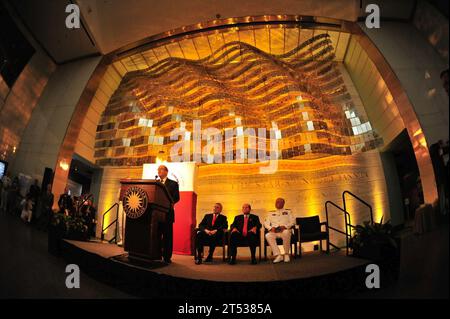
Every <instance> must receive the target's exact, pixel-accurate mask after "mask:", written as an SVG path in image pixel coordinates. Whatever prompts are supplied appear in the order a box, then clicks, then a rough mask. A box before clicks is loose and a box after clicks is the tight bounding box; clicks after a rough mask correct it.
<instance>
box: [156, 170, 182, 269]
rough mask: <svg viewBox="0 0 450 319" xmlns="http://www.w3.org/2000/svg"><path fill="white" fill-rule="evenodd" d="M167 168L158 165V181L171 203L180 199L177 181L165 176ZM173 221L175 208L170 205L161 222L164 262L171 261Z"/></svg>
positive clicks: (167, 171)
mask: <svg viewBox="0 0 450 319" xmlns="http://www.w3.org/2000/svg"><path fill="white" fill-rule="evenodd" d="M168 173H169V169H168V168H167V166H164V165H160V166H159V167H158V177H159V181H160V182H161V183H163V184H164V186H165V187H166V189H167V191H168V192H169V194H170V197H172V200H173V205H175V203H177V202H178V201H179V200H180V192H179V188H178V183H177V182H175V181H173V180H171V179H169V178H167V174H168ZM174 222H175V209H174V207H173V206H172V207H170V210H169V213H168V214H167V220H166V222H165V223H163V224H161V227H160V229H161V234H162V237H163V239H162V247H163V258H164V261H165V262H166V263H171V260H170V259H171V258H172V248H173V223H174Z"/></svg>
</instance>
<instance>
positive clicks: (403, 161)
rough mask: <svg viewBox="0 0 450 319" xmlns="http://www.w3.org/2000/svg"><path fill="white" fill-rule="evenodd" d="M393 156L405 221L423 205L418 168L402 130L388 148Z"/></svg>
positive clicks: (408, 141) (411, 217) (407, 137)
mask: <svg viewBox="0 0 450 319" xmlns="http://www.w3.org/2000/svg"><path fill="white" fill-rule="evenodd" d="M388 151H389V152H391V153H392V154H393V156H394V160H395V165H396V168H397V173H398V178H399V181H400V189H401V194H402V199H403V205H404V218H405V221H408V220H411V219H413V218H414V212H415V210H416V209H417V207H419V206H420V205H421V204H423V203H424V198H423V191H422V183H421V180H420V174H419V167H418V166H417V161H416V157H415V154H414V149H413V146H412V144H411V140H410V139H409V136H408V132H407V131H406V129H405V130H403V131H402V132H401V133H400V134H399V135H398V136H397V137H396V138H395V139H394V140H393V141H392V142H391V144H390V145H389V146H388Z"/></svg>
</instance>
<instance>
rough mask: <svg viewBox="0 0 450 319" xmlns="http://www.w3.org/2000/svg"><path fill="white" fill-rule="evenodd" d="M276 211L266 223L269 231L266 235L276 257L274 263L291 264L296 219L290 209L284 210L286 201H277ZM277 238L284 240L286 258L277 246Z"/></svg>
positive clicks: (269, 216)
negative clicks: (290, 254)
mask: <svg viewBox="0 0 450 319" xmlns="http://www.w3.org/2000/svg"><path fill="white" fill-rule="evenodd" d="M275 207H276V208H277V209H276V210H273V211H270V212H269V215H268V217H267V218H266V220H265V221H264V227H266V229H267V230H268V231H269V232H268V233H267V234H266V240H267V242H268V243H269V245H270V248H271V249H272V253H273V255H274V256H275V259H274V260H273V262H274V263H275V264H276V263H279V262H281V261H284V262H289V261H290V258H289V252H290V247H291V234H292V227H294V225H295V218H294V216H293V215H292V212H291V210H290V209H285V208H284V199H283V198H277V200H276V201H275ZM277 238H281V239H282V240H283V248H284V256H283V255H282V254H281V253H280V249H279V248H278V245H277Z"/></svg>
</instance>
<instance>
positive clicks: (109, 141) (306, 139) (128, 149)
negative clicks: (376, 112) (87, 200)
mask: <svg viewBox="0 0 450 319" xmlns="http://www.w3.org/2000/svg"><path fill="white" fill-rule="evenodd" d="M196 50H197V48H196ZM211 51H212V50H211ZM334 52H335V50H334V48H333V45H332V41H331V40H330V36H329V35H328V34H327V33H321V34H318V35H315V36H312V37H310V38H308V39H306V40H304V41H303V42H301V43H299V45H298V46H296V47H295V48H294V49H292V50H290V51H288V52H285V53H283V54H270V53H268V52H266V51H263V50H262V49H260V48H258V47H256V46H253V45H251V44H249V43H245V42H242V41H231V42H228V43H225V44H224V45H222V46H221V47H219V48H218V49H216V50H214V51H213V52H212V54H210V55H209V56H207V57H205V58H201V59H187V58H179V57H169V58H165V59H162V60H160V61H159V62H156V63H153V64H152V65H150V66H149V67H147V68H145V69H140V70H136V71H131V72H128V73H126V74H125V75H124V77H123V79H122V82H121V84H120V86H119V88H118V89H117V90H116V92H115V93H114V94H113V96H112V97H111V99H110V101H109V103H108V105H107V107H106V109H105V111H104V112H103V114H102V117H101V120H100V123H99V125H98V127H97V134H96V142H95V158H96V163H97V164H98V165H101V166H138V165H142V164H143V163H148V162H155V160H156V158H157V157H158V154H161V153H162V152H164V154H170V148H171V147H172V146H173V145H174V143H175V142H176V141H171V140H170V134H171V132H172V131H173V130H174V129H177V128H183V129H185V130H186V131H188V132H192V131H193V121H194V120H201V126H202V128H203V129H206V128H217V129H218V130H220V131H221V132H222V133H223V132H224V131H225V129H227V128H231V129H234V130H236V132H239V129H240V130H241V134H244V135H245V130H246V129H249V128H253V129H255V130H257V129H258V128H266V129H267V134H266V136H265V140H264V142H263V144H265V145H266V150H267V151H265V152H266V153H267V154H268V152H269V151H270V138H271V136H270V134H269V130H270V129H271V128H274V127H275V128H276V129H277V134H276V137H275V138H276V139H277V142H278V148H279V158H280V159H312V158H320V157H325V156H332V155H350V154H354V153H358V152H364V151H367V150H370V149H374V148H376V147H378V146H379V145H380V144H381V143H382V140H381V138H380V137H379V136H378V135H377V134H376V133H375V132H374V131H373V130H372V127H371V125H370V123H369V122H368V121H367V120H365V119H364V118H363V117H361V116H360V115H358V114H357V112H356V110H355V107H354V104H353V102H352V99H351V96H350V94H349V93H348V92H347V89H346V87H345V85H344V82H343V80H342V77H341V74H340V72H339V70H338V68H337V67H336V63H337V62H335V61H334ZM168 53H169V55H170V52H168ZM242 131H244V133H242ZM188 138H191V136H190V135H186V139H188ZM272 138H274V137H273V136H272ZM234 139H235V138H234ZM202 143H203V144H205V143H206V141H203V142H202ZM245 143H246V146H247V147H251V145H250V144H248V143H247V142H245ZM235 152H236V146H235V145H234V147H233V153H235ZM225 155H226V154H222V156H223V157H224V156H225ZM166 159H167V160H170V158H166ZM191 159H192V157H191Z"/></svg>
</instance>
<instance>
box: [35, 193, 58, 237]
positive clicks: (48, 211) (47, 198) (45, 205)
mask: <svg viewBox="0 0 450 319" xmlns="http://www.w3.org/2000/svg"><path fill="white" fill-rule="evenodd" d="M54 199H55V196H54V195H53V193H52V185H51V184H48V185H47V188H46V191H45V193H42V195H41V199H40V203H41V215H40V217H39V220H38V229H42V230H44V231H47V229H48V226H49V223H50V220H51V216H52V215H53V210H52V207H53V202H54Z"/></svg>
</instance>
